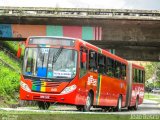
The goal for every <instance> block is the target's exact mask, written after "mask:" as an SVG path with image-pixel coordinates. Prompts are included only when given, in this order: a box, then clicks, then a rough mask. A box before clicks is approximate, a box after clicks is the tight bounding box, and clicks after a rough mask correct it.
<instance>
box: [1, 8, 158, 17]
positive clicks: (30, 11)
mask: <svg viewBox="0 0 160 120" xmlns="http://www.w3.org/2000/svg"><path fill="white" fill-rule="evenodd" d="M0 15H16V16H17V15H18V16H28V15H31V16H41V15H45V16H53V15H64V16H65V15H67V16H69V15H71V16H136V17H140V16H151V17H160V10H129V9H90V8H42V7H0Z"/></svg>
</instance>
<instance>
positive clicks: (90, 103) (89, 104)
mask: <svg viewBox="0 0 160 120" xmlns="http://www.w3.org/2000/svg"><path fill="white" fill-rule="evenodd" d="M91 106H92V94H91V93H90V92H89V93H88V96H87V99H86V105H85V106H84V107H83V110H84V111H90V108H91Z"/></svg>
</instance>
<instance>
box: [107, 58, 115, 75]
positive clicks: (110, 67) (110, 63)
mask: <svg viewBox="0 0 160 120" xmlns="http://www.w3.org/2000/svg"><path fill="white" fill-rule="evenodd" d="M107 75H108V76H110V77H114V60H113V59H111V58H107Z"/></svg>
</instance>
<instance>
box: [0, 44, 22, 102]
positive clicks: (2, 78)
mask: <svg viewBox="0 0 160 120" xmlns="http://www.w3.org/2000/svg"><path fill="white" fill-rule="evenodd" d="M3 43H4V44H5V46H8V47H7V50H9V51H10V52H11V53H16V51H17V49H18V42H16V43H15V42H14V43H13V42H3ZM8 48H9V49H8ZM0 59H2V60H3V61H5V62H6V63H7V64H9V65H10V66H12V67H13V68H15V69H16V70H17V71H14V70H12V69H11V68H9V67H7V66H5V64H3V62H1V61H0V99H3V100H5V102H7V101H17V100H18V95H17V93H18V91H19V79H20V75H19V74H18V73H17V72H20V71H21V63H19V62H18V61H15V60H14V59H13V58H11V57H10V56H8V55H7V54H6V53H5V52H4V51H0Z"/></svg>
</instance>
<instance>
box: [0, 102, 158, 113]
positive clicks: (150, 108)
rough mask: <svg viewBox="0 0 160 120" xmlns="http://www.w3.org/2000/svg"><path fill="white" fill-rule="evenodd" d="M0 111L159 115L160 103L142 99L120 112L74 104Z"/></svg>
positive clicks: (3, 109)
mask: <svg viewBox="0 0 160 120" xmlns="http://www.w3.org/2000/svg"><path fill="white" fill-rule="evenodd" d="M0 110H2V111H17V112H18V111H30V112H50V113H68V114H76V113H80V114H159V115H160V103H158V102H154V101H150V100H144V102H143V104H141V105H139V108H138V110H137V111H135V110H131V111H128V110H127V109H125V108H124V109H122V111H121V112H112V111H111V112H109V111H103V110H102V109H98V108H91V111H90V112H83V111H82V112H80V111H77V109H76V107H75V106H68V105H67V106H66V105H56V106H52V107H50V109H49V110H39V109H38V107H18V108H0Z"/></svg>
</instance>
